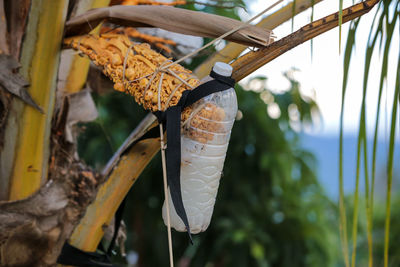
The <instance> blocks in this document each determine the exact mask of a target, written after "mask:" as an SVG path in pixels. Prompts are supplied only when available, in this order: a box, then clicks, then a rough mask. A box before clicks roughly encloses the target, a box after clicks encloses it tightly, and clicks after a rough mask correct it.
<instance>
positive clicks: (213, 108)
mask: <svg viewBox="0 0 400 267" xmlns="http://www.w3.org/2000/svg"><path fill="white" fill-rule="evenodd" d="M209 79H210V78H206V79H205V80H206V81H207V80H209ZM237 109H238V107H237V99H236V93H235V90H234V89H233V88H230V89H228V90H225V91H221V92H217V93H214V94H211V95H209V96H207V97H205V98H203V99H201V100H199V101H197V102H196V103H194V104H193V105H192V114H190V116H189V118H188V119H187V121H186V122H184V123H183V126H182V130H181V190H182V200H183V205H184V207H185V210H186V214H187V216H188V220H189V225H190V228H191V229H190V230H191V232H192V233H194V234H196V233H199V232H203V231H205V230H206V229H207V227H208V226H209V224H210V221H211V216H212V213H213V210H214V204H215V200H216V196H217V192H218V186H219V181H220V178H221V174H222V169H223V166H224V161H225V157H226V152H227V149H228V144H229V139H230V134H231V130H232V126H233V123H234V121H235V117H236V113H237ZM168 194H169V192H168ZM169 207H170V216H171V226H172V227H173V228H175V229H176V230H177V231H182V232H183V231H186V227H185V225H184V224H183V222H182V220H181V219H180V218H179V216H178V215H177V214H176V212H175V208H174V205H173V204H172V200H171V195H169ZM162 216H163V219H164V223H165V224H167V217H166V206H165V202H164V205H163V212H162Z"/></svg>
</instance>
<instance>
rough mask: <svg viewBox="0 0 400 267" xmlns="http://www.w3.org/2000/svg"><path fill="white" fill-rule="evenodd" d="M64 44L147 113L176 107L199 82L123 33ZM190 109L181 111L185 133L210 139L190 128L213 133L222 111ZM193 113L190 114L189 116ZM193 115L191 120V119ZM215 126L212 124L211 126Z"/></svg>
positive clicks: (205, 107) (76, 38)
mask: <svg viewBox="0 0 400 267" xmlns="http://www.w3.org/2000/svg"><path fill="white" fill-rule="evenodd" d="M64 44H65V45H67V46H69V47H71V48H73V49H75V50H78V51H79V52H81V53H82V54H84V55H86V56H88V57H89V58H90V60H91V61H92V62H93V63H94V64H96V65H97V66H101V67H102V69H103V73H104V74H105V75H106V76H107V77H109V78H110V79H111V80H112V81H113V83H114V89H115V90H117V91H121V92H125V93H128V94H130V95H132V96H134V97H135V101H136V102H137V103H138V104H140V105H143V107H144V108H145V109H146V110H150V111H159V110H161V111H164V110H166V109H167V108H168V107H170V106H174V105H176V104H178V102H179V99H180V98H181V96H182V92H183V91H185V90H191V89H193V88H195V87H196V86H197V85H198V84H199V79H198V78H197V77H195V76H194V75H193V74H192V72H191V71H190V70H187V69H185V68H184V67H182V66H181V65H179V64H172V65H170V64H171V63H172V61H171V59H168V58H166V57H164V56H163V55H161V54H159V53H157V52H155V51H154V50H152V49H151V48H150V45H148V44H146V43H142V44H138V43H132V42H131V41H130V40H129V37H127V36H126V35H123V34H115V33H106V34H102V35H100V36H94V35H83V36H74V37H70V38H67V39H65V40H64ZM192 111H193V110H192V108H191V107H187V108H185V110H184V111H183V112H182V121H186V120H187V119H188V118H190V123H189V124H188V125H187V127H186V128H187V130H186V131H185V134H187V135H189V136H190V137H191V138H194V139H196V140H198V141H200V142H202V143H205V142H207V141H208V140H211V139H212V138H213V134H210V133H207V132H204V133H198V132H194V130H191V129H193V128H192V127H190V126H193V127H194V128H199V127H200V126H201V127H200V128H201V129H202V130H207V129H208V130H214V131H215V130H216V131H217V132H218V129H217V128H218V127H220V126H219V124H218V123H213V121H216V120H217V121H220V120H222V119H223V118H224V110H223V109H222V108H220V107H217V106H215V105H214V104H211V103H208V104H205V105H201V106H200V109H199V110H197V112H195V113H193V112H192ZM192 113H193V114H192ZM191 114H192V117H191V116H190V115H191ZM214 124H215V125H214Z"/></svg>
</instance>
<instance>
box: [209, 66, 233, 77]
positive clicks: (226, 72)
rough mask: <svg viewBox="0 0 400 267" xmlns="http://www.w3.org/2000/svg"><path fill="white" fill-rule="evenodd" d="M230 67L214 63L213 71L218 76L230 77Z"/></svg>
mask: <svg viewBox="0 0 400 267" xmlns="http://www.w3.org/2000/svg"><path fill="white" fill-rule="evenodd" d="M232 70H233V69H232V67H231V65H229V64H226V63H224V62H215V65H214V67H213V71H214V72H215V73H217V74H219V75H222V76H226V77H230V76H231V75H232Z"/></svg>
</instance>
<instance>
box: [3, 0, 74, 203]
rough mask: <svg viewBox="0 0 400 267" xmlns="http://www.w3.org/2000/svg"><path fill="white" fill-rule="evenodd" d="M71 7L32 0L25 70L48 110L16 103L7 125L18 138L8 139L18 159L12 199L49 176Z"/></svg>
mask: <svg viewBox="0 0 400 267" xmlns="http://www.w3.org/2000/svg"><path fill="white" fill-rule="evenodd" d="M67 9H68V0H59V1H53V0H43V1H39V0H33V1H32V3H31V10H30V15H29V21H28V25H27V30H26V32H27V35H26V37H25V40H24V43H23V48H22V55H21V63H22V69H21V73H22V74H23V75H24V76H25V77H26V78H27V79H28V81H29V83H30V87H29V89H28V91H29V93H30V94H31V96H32V98H33V99H34V100H35V102H36V103H38V105H39V106H40V107H41V108H42V109H43V111H44V114H41V113H39V112H38V111H37V110H35V109H33V108H32V107H30V106H27V105H21V103H16V102H14V103H13V109H15V110H17V112H16V113H15V114H13V115H12V116H15V117H14V118H13V117H10V118H9V124H8V125H7V128H6V129H7V130H6V131H13V135H14V138H11V139H9V140H8V141H7V142H14V148H15V150H14V151H13V152H10V151H8V153H13V157H12V159H15V160H14V162H12V163H11V164H10V167H11V172H10V189H9V199H10V200H15V199H21V198H24V197H27V196H29V195H30V194H32V193H33V192H35V191H36V190H37V189H39V187H40V185H41V184H42V183H43V182H44V181H45V180H46V177H47V166H48V157H49V140H50V128H51V118H52V113H53V106H54V96H55V90H56V78H57V70H58V65H59V64H58V63H59V56H60V48H61V40H62V37H63V31H64V23H65V19H66V13H67ZM12 120H15V121H17V123H18V124H17V126H15V125H10V123H15V122H13V121H12ZM6 135H7V133H6ZM11 146H12V145H11ZM2 156H3V155H2Z"/></svg>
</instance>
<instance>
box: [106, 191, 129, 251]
mask: <svg viewBox="0 0 400 267" xmlns="http://www.w3.org/2000/svg"><path fill="white" fill-rule="evenodd" d="M126 198H127V197H126V196H125V198H124V200H123V201H122V203H121V204H120V205H119V207H118V209H117V212H116V213H115V217H114V233H113V237H112V238H111V242H110V245H109V246H108V249H107V255H109V256H110V255H111V253H112V250H113V249H114V245H115V241H116V240H117V237H118V232H119V228H120V227H121V222H122V215H123V214H124V209H125V203H126Z"/></svg>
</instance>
